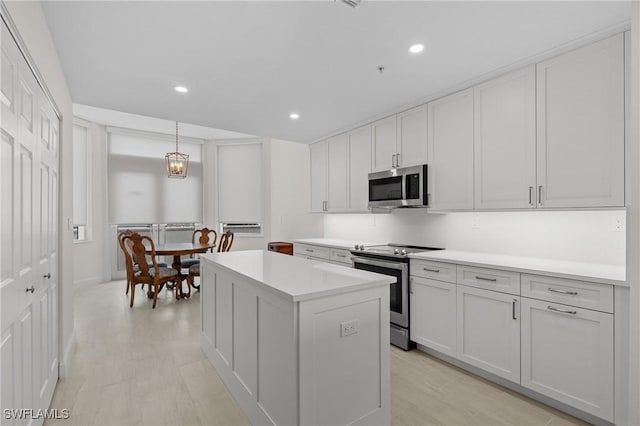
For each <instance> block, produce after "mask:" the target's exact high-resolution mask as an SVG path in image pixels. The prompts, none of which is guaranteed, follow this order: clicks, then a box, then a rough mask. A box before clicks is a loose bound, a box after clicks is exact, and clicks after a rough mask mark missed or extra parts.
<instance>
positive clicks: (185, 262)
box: [182, 228, 218, 268]
mask: <svg viewBox="0 0 640 426" xmlns="http://www.w3.org/2000/svg"><path fill="white" fill-rule="evenodd" d="M212 234H213V240H212V239H211V235H212ZM196 238H197V240H196ZM196 241H197V242H199V243H200V244H212V245H215V244H216V241H218V233H217V232H216V231H214V230H213V229H209V228H202V229H196V230H195V231H193V234H192V235H191V243H192V244H195V243H196ZM211 251H213V247H211ZM196 263H200V259H198V258H197V257H195V255H193V254H192V255H190V256H189V258H188V259H182V267H183V268H190V267H191V266H193V265H195V264H196Z"/></svg>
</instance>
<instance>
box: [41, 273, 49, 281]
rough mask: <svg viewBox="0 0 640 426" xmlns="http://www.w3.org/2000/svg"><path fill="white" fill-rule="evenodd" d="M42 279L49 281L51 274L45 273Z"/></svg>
mask: <svg viewBox="0 0 640 426" xmlns="http://www.w3.org/2000/svg"><path fill="white" fill-rule="evenodd" d="M42 277H43V278H46V279H48V280H50V279H51V272H48V273H46V274H45V275H43V276H42Z"/></svg>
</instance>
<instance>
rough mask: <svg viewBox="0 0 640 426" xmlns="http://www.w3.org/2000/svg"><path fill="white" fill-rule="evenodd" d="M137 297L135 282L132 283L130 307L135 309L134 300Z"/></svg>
mask: <svg viewBox="0 0 640 426" xmlns="http://www.w3.org/2000/svg"><path fill="white" fill-rule="evenodd" d="M135 295H136V286H135V284H133V282H132V283H131V302H130V303H129V307H130V308H133V299H134V297H135Z"/></svg>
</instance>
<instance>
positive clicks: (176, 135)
mask: <svg viewBox="0 0 640 426" xmlns="http://www.w3.org/2000/svg"><path fill="white" fill-rule="evenodd" d="M176 152H178V122H177V121H176Z"/></svg>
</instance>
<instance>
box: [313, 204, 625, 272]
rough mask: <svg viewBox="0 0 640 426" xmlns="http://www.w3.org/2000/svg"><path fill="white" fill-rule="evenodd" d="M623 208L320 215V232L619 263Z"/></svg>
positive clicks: (622, 250)
mask: <svg viewBox="0 0 640 426" xmlns="http://www.w3.org/2000/svg"><path fill="white" fill-rule="evenodd" d="M616 220H621V221H622V222H623V223H624V221H625V211H624V210H602V211H522V212H477V213H446V214H433V213H427V211H426V210H423V209H400V210H395V211H393V213H390V214H354V215H326V216H325V219H324V236H325V237H327V238H343V239H354V240H363V241H381V242H385V243H386V242H396V243H406V244H415V245H425V246H434V247H444V248H448V249H456V250H470V251H480V252H486V253H502V254H511V255H520V256H532V257H544V258H554V259H563V260H571V261H582V262H598V263H606V264H615V265H624V263H625V233H624V231H622V232H621V231H615V230H614V225H615V221H616Z"/></svg>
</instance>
